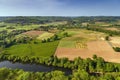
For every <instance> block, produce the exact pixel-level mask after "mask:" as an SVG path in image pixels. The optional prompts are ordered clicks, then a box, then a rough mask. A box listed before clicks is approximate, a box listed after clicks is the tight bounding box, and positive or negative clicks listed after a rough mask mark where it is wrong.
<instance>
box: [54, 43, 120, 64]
mask: <svg viewBox="0 0 120 80" xmlns="http://www.w3.org/2000/svg"><path fill="white" fill-rule="evenodd" d="M87 46H88V47H87V49H76V48H62V47H61V48H57V50H56V53H55V55H56V56H57V57H59V58H61V57H68V58H69V59H70V60H73V59H74V58H76V57H79V56H80V57H81V58H92V56H93V55H94V54H96V55H97V56H99V57H103V58H104V59H105V60H106V61H108V62H117V63H120V53H117V52H115V51H114V50H113V49H112V47H111V46H110V45H109V44H108V42H107V41H93V42H89V43H87Z"/></svg>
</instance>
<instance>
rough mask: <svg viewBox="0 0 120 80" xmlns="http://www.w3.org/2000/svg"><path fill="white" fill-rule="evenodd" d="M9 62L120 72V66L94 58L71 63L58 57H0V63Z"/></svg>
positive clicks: (76, 60) (2, 55) (90, 70)
mask: <svg viewBox="0 0 120 80" xmlns="http://www.w3.org/2000/svg"><path fill="white" fill-rule="evenodd" d="M3 60H9V61H12V62H22V63H36V64H46V65H48V66H58V67H64V68H70V69H84V70H85V71H87V72H89V73H94V72H102V73H104V72H119V71H120V65H118V64H114V63H108V62H105V61H104V59H103V58H101V57H97V56H95V55H94V56H93V60H92V59H90V58H87V59H81V58H76V59H75V60H74V61H69V60H68V58H60V59H59V58H57V57H53V56H51V57H46V58H44V57H28V56H21V57H19V56H14V55H8V54H7V53H6V54H5V53H4V54H1V55H0V61H3Z"/></svg>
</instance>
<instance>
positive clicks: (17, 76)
mask: <svg viewBox="0 0 120 80" xmlns="http://www.w3.org/2000/svg"><path fill="white" fill-rule="evenodd" d="M0 79H1V80H62V79H64V80H68V77H67V76H65V75H64V72H62V71H52V72H48V73H45V72H36V73H35V72H25V71H23V70H17V69H15V70H11V69H7V68H1V69H0Z"/></svg>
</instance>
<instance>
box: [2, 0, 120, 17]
mask: <svg viewBox="0 0 120 80" xmlns="http://www.w3.org/2000/svg"><path fill="white" fill-rule="evenodd" d="M0 16H120V0H0Z"/></svg>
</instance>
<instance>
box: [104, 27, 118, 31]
mask: <svg viewBox="0 0 120 80" xmlns="http://www.w3.org/2000/svg"><path fill="white" fill-rule="evenodd" d="M105 29H106V30H111V31H120V30H119V29H118V28H114V27H112V28H105Z"/></svg>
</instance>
